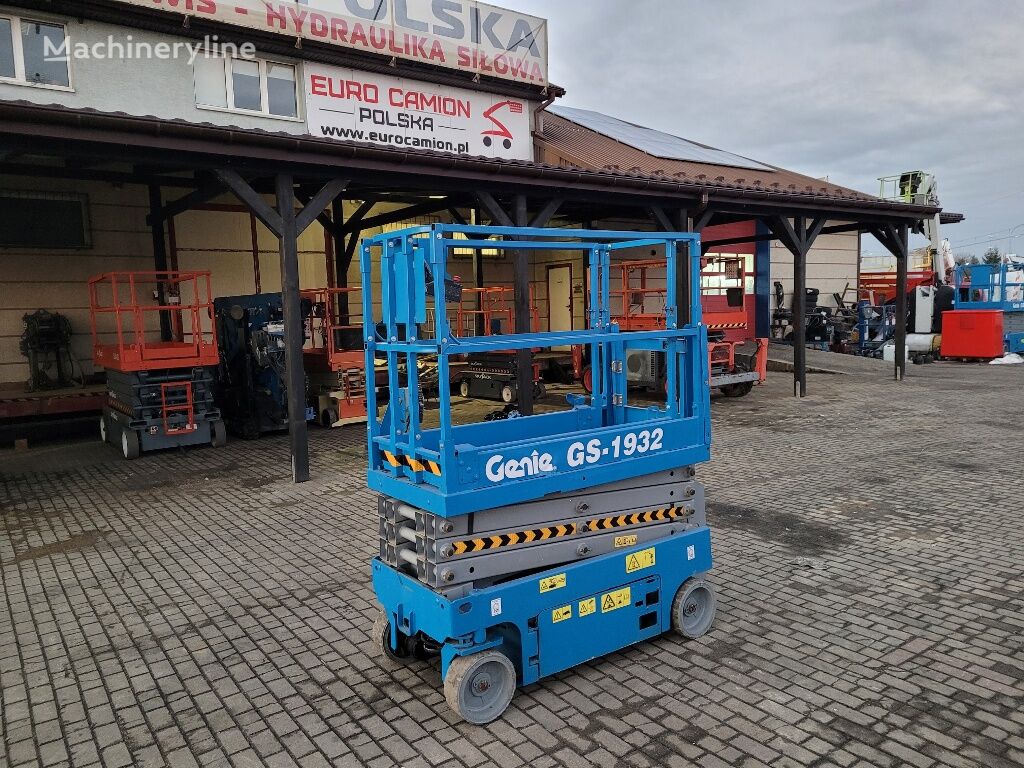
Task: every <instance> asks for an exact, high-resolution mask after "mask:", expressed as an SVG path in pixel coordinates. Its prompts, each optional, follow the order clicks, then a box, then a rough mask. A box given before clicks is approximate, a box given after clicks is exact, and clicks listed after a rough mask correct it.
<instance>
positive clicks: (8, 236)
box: [0, 190, 91, 249]
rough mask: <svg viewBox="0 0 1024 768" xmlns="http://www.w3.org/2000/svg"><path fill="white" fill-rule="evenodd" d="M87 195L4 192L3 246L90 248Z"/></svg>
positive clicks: (0, 196) (0, 201) (0, 195)
mask: <svg viewBox="0 0 1024 768" xmlns="http://www.w3.org/2000/svg"><path fill="white" fill-rule="evenodd" d="M88 203H89V201H88V198H87V197H86V196H85V195H76V194H62V193H57V192H54V193H49V192H17V191H12V190H4V191H2V192H0V248H67V249H71V248H88V247H90V245H91V240H90V235H89V205H88Z"/></svg>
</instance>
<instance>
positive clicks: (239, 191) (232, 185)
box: [214, 168, 284, 237]
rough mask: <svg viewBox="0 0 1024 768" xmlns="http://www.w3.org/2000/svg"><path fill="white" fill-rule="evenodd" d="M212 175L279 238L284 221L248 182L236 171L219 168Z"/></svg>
mask: <svg viewBox="0 0 1024 768" xmlns="http://www.w3.org/2000/svg"><path fill="white" fill-rule="evenodd" d="M214 173H216V174H217V178H218V179H220V180H221V181H222V182H223V183H224V186H226V187H227V188H228V189H230V190H231V191H232V192H234V194H235V197H237V198H238V199H239V200H241V201H242V202H243V203H244V204H245V205H247V206H248V207H249V210H250V211H252V212H253V213H254V214H255V215H256V218H257V219H259V220H260V221H262V222H263V224H264V225H265V226H266V227H267V229H269V230H270V231H271V232H273V233H274V234H275V235H277V236H278V237H281V232H282V231H283V228H284V220H283V219H282V218H281V214H280V213H278V212H277V211H275V210H274V209H273V208H272V207H271V206H270V204H269V203H267V201H266V200H264V199H263V198H262V197H261V196H260V194H259V193H258V192H257V191H256V190H254V189H253V188H252V187H251V186H250V185H249V182H248V181H246V180H245V179H243V178H242V177H241V176H240V175H239V174H238V172H237V171H233V170H231V169H230V168H220V169H218V170H216V171H214Z"/></svg>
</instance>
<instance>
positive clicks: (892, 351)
mask: <svg viewBox="0 0 1024 768" xmlns="http://www.w3.org/2000/svg"><path fill="white" fill-rule="evenodd" d="M905 351H906V356H907V357H906V359H907V361H908V362H909V361H910V346H909V345H908V346H907V349H906V350H905ZM882 359H883V360H885V362H887V363H895V362H896V342H894V341H890V342H887V343H886V344H885V345H884V346H883V347H882Z"/></svg>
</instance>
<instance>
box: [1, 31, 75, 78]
mask: <svg viewBox="0 0 1024 768" xmlns="http://www.w3.org/2000/svg"><path fill="white" fill-rule="evenodd" d="M0 19H6V20H7V21H9V22H10V23H11V43H12V48H11V50H12V53H13V55H14V77H2V76H0V84H4V85H21V86H25V87H28V88H43V89H45V90H48V91H64V92H65V93H73V92H74V90H75V81H74V77H73V75H72V72H71V59H72V58H73V57H72V56H71V55H70V53H69V54H68V57H67V69H68V84H67V85H55V84H52V83H36V82H33V81H31V80H29V79H28V78H27V77H26V75H25V47H24V45H23V44H22V41H21V25H22V24H23V23H26V22H27V23H29V24H45V25H47V26H53V27H60V28H61V29H63V30H64V40H66V41H67V42H68V45H69V46H70V41H71V35H70V33H69V32H68V25H67V23H66V22H64V21H58V20H56V19H42V18H37V17H33V18H28V17H25V16H15V15H14V14H10V13H0Z"/></svg>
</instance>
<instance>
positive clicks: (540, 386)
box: [533, 381, 548, 400]
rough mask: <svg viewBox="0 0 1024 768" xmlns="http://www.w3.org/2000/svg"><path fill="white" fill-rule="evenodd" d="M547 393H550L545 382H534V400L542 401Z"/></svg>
mask: <svg viewBox="0 0 1024 768" xmlns="http://www.w3.org/2000/svg"><path fill="white" fill-rule="evenodd" d="M547 393H548V391H547V389H546V388H545V387H544V382H543V381H537V382H534V384H533V398H534V400H540V399H541V398H542V397H544V395H546V394H547Z"/></svg>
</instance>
